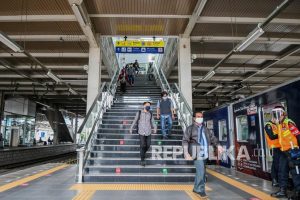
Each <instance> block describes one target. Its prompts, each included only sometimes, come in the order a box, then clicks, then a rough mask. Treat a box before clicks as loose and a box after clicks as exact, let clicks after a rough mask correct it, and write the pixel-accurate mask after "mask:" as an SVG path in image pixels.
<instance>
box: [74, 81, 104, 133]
mask: <svg viewBox="0 0 300 200" xmlns="http://www.w3.org/2000/svg"><path fill="white" fill-rule="evenodd" d="M105 84H106V82H104V83H102V84H101V88H100V91H99V93H98V94H97V96H96V98H95V100H94V102H93V104H92V105H91V107H90V109H89V111H88V112H87V114H86V117H85V118H84V120H83V122H82V124H81V126H80V128H79V129H78V131H77V133H81V131H82V129H83V128H84V126H85V124H86V121H87V120H88V116H90V115H91V112H92V111H93V109H94V107H95V105H96V103H97V102H98V99H99V97H100V95H101V94H102V91H103V88H104V86H105Z"/></svg>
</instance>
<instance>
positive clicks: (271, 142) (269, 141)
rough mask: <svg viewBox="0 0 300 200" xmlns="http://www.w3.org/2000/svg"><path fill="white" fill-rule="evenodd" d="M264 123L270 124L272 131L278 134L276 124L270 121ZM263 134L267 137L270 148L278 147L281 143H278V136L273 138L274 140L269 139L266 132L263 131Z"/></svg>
mask: <svg viewBox="0 0 300 200" xmlns="http://www.w3.org/2000/svg"><path fill="white" fill-rule="evenodd" d="M266 125H270V126H271V127H272V131H273V133H274V134H275V135H278V130H277V126H276V124H273V123H271V122H267V123H266ZM265 135H266V139H267V143H268V146H269V148H270V149H273V148H280V147H281V145H280V143H279V138H277V139H275V140H271V139H270V138H269V136H268V134H267V133H266V131H265Z"/></svg>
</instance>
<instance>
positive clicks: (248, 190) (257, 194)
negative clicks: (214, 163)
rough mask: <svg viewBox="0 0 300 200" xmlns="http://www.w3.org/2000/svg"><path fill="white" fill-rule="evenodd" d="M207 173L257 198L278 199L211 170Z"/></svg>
mask: <svg viewBox="0 0 300 200" xmlns="http://www.w3.org/2000/svg"><path fill="white" fill-rule="evenodd" d="M206 171H207V172H208V173H209V174H211V175H213V176H215V177H216V178H218V179H221V180H222V181H224V182H226V183H228V184H230V185H232V186H234V187H236V188H238V189H240V190H243V191H244V192H246V193H248V194H251V195H253V196H255V197H258V198H260V199H263V200H275V199H276V198H273V197H271V196H270V194H266V193H264V192H262V191H260V190H257V189H254V188H253V187H251V186H248V185H246V184H243V183H241V182H238V181H236V180H233V179H231V178H228V177H227V176H224V175H222V174H220V173H218V172H215V171H213V170H211V169H206Z"/></svg>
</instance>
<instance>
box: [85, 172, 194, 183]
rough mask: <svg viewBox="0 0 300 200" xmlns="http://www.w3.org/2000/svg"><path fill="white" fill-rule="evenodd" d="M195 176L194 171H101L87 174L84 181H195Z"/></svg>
mask: <svg viewBox="0 0 300 200" xmlns="http://www.w3.org/2000/svg"><path fill="white" fill-rule="evenodd" d="M194 178H195V174H194V173H181V174H178V173H174V174H173V173H172V174H167V175H165V174H162V173H143V174H134V173H133V174H131V173H120V174H116V173H101V174H98V173H97V174H95V175H85V176H84V182H131V183H141V182H149V183H158V182H160V183H161V182H170V183H171V182H185V183H188V182H193V181H194Z"/></svg>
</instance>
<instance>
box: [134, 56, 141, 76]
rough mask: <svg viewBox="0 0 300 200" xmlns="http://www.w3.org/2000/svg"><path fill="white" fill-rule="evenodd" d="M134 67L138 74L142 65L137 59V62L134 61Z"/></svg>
mask: <svg viewBox="0 0 300 200" xmlns="http://www.w3.org/2000/svg"><path fill="white" fill-rule="evenodd" d="M133 67H134V70H135V73H136V75H138V74H139V71H140V65H139V63H138V61H137V60H135V62H134V63H133Z"/></svg>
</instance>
